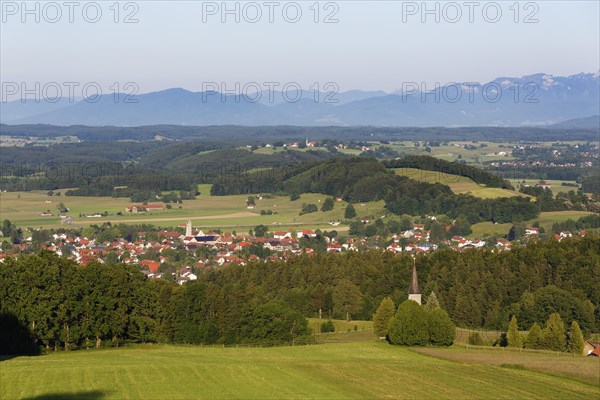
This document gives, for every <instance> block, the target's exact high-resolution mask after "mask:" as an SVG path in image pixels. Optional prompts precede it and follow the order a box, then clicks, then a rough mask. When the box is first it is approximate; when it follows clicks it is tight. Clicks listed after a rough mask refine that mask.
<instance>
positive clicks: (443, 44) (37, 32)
mask: <svg viewBox="0 0 600 400" xmlns="http://www.w3.org/2000/svg"><path fill="white" fill-rule="evenodd" d="M57 3H58V4H59V5H61V4H63V2H62V1H58V2H57ZM86 3H87V2H81V3H79V6H78V7H77V8H75V10H74V13H73V18H74V22H73V23H70V22H69V15H68V11H69V9H68V8H67V7H64V6H61V7H60V9H61V12H62V17H61V18H60V19H59V20H58V22H56V23H50V22H49V20H51V19H55V17H56V10H55V9H52V8H51V7H48V8H46V9H45V10H44V9H43V7H44V4H45V3H43V2H41V3H39V5H38V9H39V17H40V22H39V23H38V22H35V20H34V18H35V15H34V14H31V15H23V13H22V11H23V10H22V9H21V1H18V2H10V1H2V19H3V20H2V25H1V32H0V33H1V35H0V36H1V39H0V44H1V49H0V56H1V57H0V71H1V77H0V78H1V80H2V82H28V83H31V82H41V84H42V85H43V84H44V83H45V82H59V83H60V82H65V81H69V82H82V83H86V82H98V83H99V84H100V85H101V86H102V87H106V88H108V87H109V86H110V85H111V83H112V82H119V83H120V84H123V83H125V82H128V81H133V82H136V83H137V84H138V85H139V88H140V92H149V91H154V90H161V89H165V88H169V87H184V88H187V89H190V90H194V91H199V90H202V86H203V82H219V83H220V82H227V83H228V85H230V86H231V87H233V86H232V85H233V82H240V83H241V84H242V85H244V84H245V83H247V82H259V83H262V82H267V81H269V82H282V83H286V82H298V83H300V84H301V85H303V86H305V87H308V86H310V85H311V84H312V83H313V82H319V83H320V84H324V83H325V82H330V81H332V82H336V83H337V84H338V85H339V87H340V90H342V91H345V90H350V89H366V90H373V89H382V90H386V91H392V90H396V89H399V88H400V87H401V86H402V82H413V81H414V82H423V81H424V82H427V83H429V84H433V82H436V81H438V82H442V83H447V82H455V81H481V82H487V81H489V80H491V79H493V78H496V77H498V76H522V75H527V74H532V73H537V72H546V73H549V74H554V75H571V74H575V73H579V72H595V71H597V70H598V69H599V68H600V53H599V48H600V39H599V38H600V27H599V22H598V21H599V18H600V9H599V2H598V1H580V2H573V1H568V2H567V1H537V2H529V3H530V4H529V5H528V6H527V9H525V7H526V3H527V2H521V3H520V4H519V9H520V13H519V15H518V17H517V18H518V22H515V21H514V18H515V12H514V8H513V9H510V7H511V6H512V5H513V3H514V2H513V1H499V2H497V3H495V4H499V5H500V9H501V11H502V16H501V17H500V18H499V20H498V22H496V23H491V22H488V21H486V20H485V18H484V17H487V18H488V20H493V19H494V18H495V11H496V10H495V6H494V5H493V4H492V5H490V3H491V2H486V1H480V2H477V3H478V4H479V5H478V6H476V7H475V9H474V12H473V14H472V16H473V20H474V21H473V22H472V23H471V22H469V15H468V13H469V8H468V7H467V6H465V3H464V2H462V1H458V2H456V3H455V4H458V5H459V9H460V11H461V13H462V16H461V17H460V18H459V19H458V22H456V23H451V22H450V21H449V20H451V19H456V18H457V15H456V7H454V8H452V7H450V6H447V5H446V3H447V2H439V3H438V7H439V10H440V12H439V17H440V21H439V22H435V20H434V18H435V15H428V16H427V20H426V21H425V22H422V21H421V17H422V15H421V10H420V8H421V2H416V3H411V2H400V1H397V2H394V1H379V2H378V1H370V2H367V1H335V2H331V3H333V4H329V5H328V6H327V9H325V5H326V2H321V3H320V5H319V8H320V14H319V17H318V18H319V20H320V22H319V23H315V22H314V20H313V19H314V17H315V13H314V11H313V9H310V7H311V6H312V5H313V3H314V2H313V1H308V2H297V4H299V5H300V9H301V11H302V16H301V17H300V19H299V22H297V23H290V22H287V21H286V20H285V19H284V16H283V11H282V10H283V6H284V5H287V7H288V8H287V11H288V12H287V14H286V16H287V17H288V19H293V18H294V16H295V8H294V5H289V3H290V2H285V1H280V2H277V3H279V6H277V7H275V8H274V14H273V18H274V22H273V23H270V22H269V15H268V12H269V8H268V6H266V5H265V3H264V2H262V1H258V2H256V3H255V4H258V5H259V8H260V10H261V12H262V18H261V19H260V20H259V22H257V23H251V22H250V21H249V19H252V18H254V17H255V15H256V13H255V11H256V7H254V8H253V7H250V6H247V8H246V9H245V10H246V14H244V9H243V6H244V4H245V3H247V2H239V10H240V13H239V15H240V22H239V23H236V22H235V20H234V18H235V15H227V16H226V17H227V20H226V22H224V23H223V22H222V21H221V13H220V10H217V14H216V15H208V13H205V15H204V19H205V20H204V21H203V9H204V10H205V11H210V10H211V7H213V6H216V7H218V8H219V9H220V8H221V2H220V1H219V2H216V3H210V2H192V1H181V2H167V1H137V2H132V3H134V4H133V5H129V6H127V7H128V8H127V9H126V10H124V9H123V8H124V7H125V4H126V2H122V3H121V4H120V8H121V10H120V14H119V15H118V20H119V22H118V23H115V22H114V20H113V19H114V17H115V15H114V11H113V10H112V9H110V7H111V5H112V4H113V3H114V2H113V1H108V2H98V3H97V4H99V5H100V9H101V11H102V16H101V17H100V19H99V22H97V23H90V22H87V21H86V20H84V18H83V11H82V8H83V5H85V4H86ZM409 3H410V4H409ZM35 4H36V3H35V2H31V3H29V7H30V8H32V9H33V8H34V7H35ZM435 5H436V2H428V7H430V8H434V7H435ZM234 6H235V2H230V3H229V7H230V8H233V7H234ZM412 6H417V7H419V10H415V9H414V8H412ZM444 6H446V8H445V9H444ZM484 6H486V7H487V14H486V15H485V16H484V15H483V8H484ZM15 7H18V8H19V9H17V10H15ZM136 8H137V10H136ZM403 10H405V11H407V13H405V15H404V21H403ZM444 10H445V13H444ZM134 11H135V16H134V17H135V18H136V19H137V20H138V22H137V23H123V19H124V18H125V16H126V15H127V14H129V13H130V12H134ZM334 11H335V16H334V17H335V18H336V19H337V20H338V22H337V23H323V20H324V19H325V16H326V15H327V14H329V13H331V12H334ZM408 11H413V12H415V11H416V14H415V15H409V14H408ZM15 13H16V14H15ZM44 13H45V14H44ZM531 13H534V15H533V16H532V18H534V19H537V20H538V22H537V23H524V20H525V19H526V17H527V16H528V15H530V14H531ZM86 16H87V17H88V19H90V20H91V19H93V18H94V17H95V9H94V7H92V6H88V8H87V14H86ZM23 17H25V18H26V21H25V22H22V18H23Z"/></svg>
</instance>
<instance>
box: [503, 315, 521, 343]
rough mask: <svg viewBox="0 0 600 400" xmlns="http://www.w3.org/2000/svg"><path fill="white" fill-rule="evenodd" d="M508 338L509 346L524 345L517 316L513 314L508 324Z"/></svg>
mask: <svg viewBox="0 0 600 400" xmlns="http://www.w3.org/2000/svg"><path fill="white" fill-rule="evenodd" d="M506 339H507V340H508V347H517V348H521V347H523V339H522V338H521V334H520V333H519V327H518V326H517V317H516V316H514V315H513V316H512V318H511V319H510V323H509V324H508V332H507V333H506Z"/></svg>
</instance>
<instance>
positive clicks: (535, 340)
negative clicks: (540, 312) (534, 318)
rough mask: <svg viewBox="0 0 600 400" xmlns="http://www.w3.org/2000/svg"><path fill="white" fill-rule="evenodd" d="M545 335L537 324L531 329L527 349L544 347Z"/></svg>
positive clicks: (526, 342) (526, 341) (526, 344)
mask: <svg viewBox="0 0 600 400" xmlns="http://www.w3.org/2000/svg"><path fill="white" fill-rule="evenodd" d="M543 339H544V334H543V332H542V328H540V325H539V324H538V323H537V322H536V323H534V324H533V325H532V326H531V328H530V329H529V333H528V334H527V338H526V339H525V348H526V349H541V348H542V346H543V343H542V341H543Z"/></svg>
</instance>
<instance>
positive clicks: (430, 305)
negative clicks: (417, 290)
mask: <svg viewBox="0 0 600 400" xmlns="http://www.w3.org/2000/svg"><path fill="white" fill-rule="evenodd" d="M436 308H440V302H439V300H438V298H437V296H436V295H435V292H434V291H433V290H432V291H431V294H430V295H429V297H427V303H425V309H427V310H428V311H431V310H434V309H436Z"/></svg>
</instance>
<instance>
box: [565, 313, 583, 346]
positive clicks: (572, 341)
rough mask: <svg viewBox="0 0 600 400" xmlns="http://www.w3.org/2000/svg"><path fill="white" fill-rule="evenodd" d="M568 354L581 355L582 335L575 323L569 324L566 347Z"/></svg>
mask: <svg viewBox="0 0 600 400" xmlns="http://www.w3.org/2000/svg"><path fill="white" fill-rule="evenodd" d="M567 350H568V351H569V353H574V354H582V353H583V335H582V334H581V329H580V328H579V324H578V323H577V321H573V322H571V330H570V331H569V346H568V347H567Z"/></svg>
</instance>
